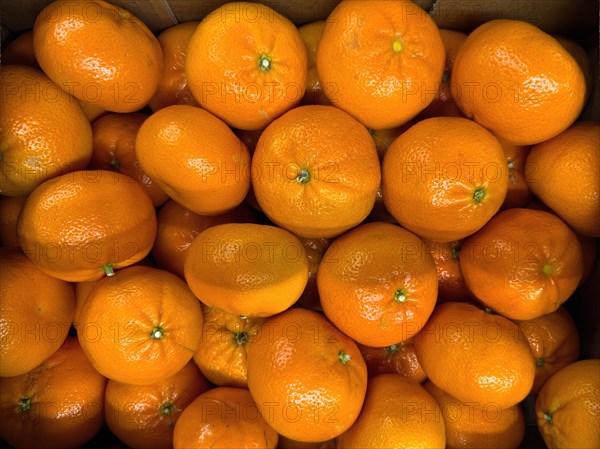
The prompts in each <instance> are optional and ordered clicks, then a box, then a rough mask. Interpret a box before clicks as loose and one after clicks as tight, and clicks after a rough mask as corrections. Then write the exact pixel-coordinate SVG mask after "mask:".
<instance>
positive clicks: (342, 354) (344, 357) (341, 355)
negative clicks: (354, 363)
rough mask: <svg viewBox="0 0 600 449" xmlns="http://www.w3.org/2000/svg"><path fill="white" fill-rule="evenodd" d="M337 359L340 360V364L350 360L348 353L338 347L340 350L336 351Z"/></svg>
mask: <svg viewBox="0 0 600 449" xmlns="http://www.w3.org/2000/svg"><path fill="white" fill-rule="evenodd" d="M338 359H339V361H340V362H342V364H344V365H345V364H346V363H348V362H349V361H350V354H346V353H345V352H344V351H343V350H342V349H340V352H339V353H338Z"/></svg>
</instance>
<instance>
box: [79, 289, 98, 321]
mask: <svg viewBox="0 0 600 449" xmlns="http://www.w3.org/2000/svg"><path fill="white" fill-rule="evenodd" d="M97 283H98V281H83V282H74V283H73V290H74V291H75V313H74V314H73V327H75V329H77V326H79V313H80V312H81V309H82V308H83V304H84V303H85V301H86V300H87V298H88V296H89V295H90V293H91V291H92V290H93V289H94V287H95V286H96V284H97Z"/></svg>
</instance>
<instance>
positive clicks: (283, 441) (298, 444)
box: [277, 435, 336, 449]
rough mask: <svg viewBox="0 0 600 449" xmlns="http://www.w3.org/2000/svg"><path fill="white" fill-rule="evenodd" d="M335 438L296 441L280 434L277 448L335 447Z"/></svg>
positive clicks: (324, 448)
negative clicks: (318, 440)
mask: <svg viewBox="0 0 600 449" xmlns="http://www.w3.org/2000/svg"><path fill="white" fill-rule="evenodd" d="M335 448H336V445H335V439H331V440H327V441H320V442H318V443H311V442H306V441H296V440H291V439H290V438H286V437H284V436H282V435H279V444H278V445H277V449H335Z"/></svg>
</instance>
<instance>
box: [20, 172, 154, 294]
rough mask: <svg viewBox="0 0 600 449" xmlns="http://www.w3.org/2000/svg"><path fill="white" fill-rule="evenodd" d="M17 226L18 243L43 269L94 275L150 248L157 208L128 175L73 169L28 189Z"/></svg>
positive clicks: (74, 278)
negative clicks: (71, 171)
mask: <svg viewBox="0 0 600 449" xmlns="http://www.w3.org/2000/svg"><path fill="white" fill-rule="evenodd" d="M17 232H18V235H19V242H20V243H21V248H22V249H23V251H24V252H25V254H26V255H27V257H29V258H30V259H31V260H32V261H33V263H34V264H36V265H37V266H38V267H39V268H40V269H41V270H43V271H45V272H46V273H48V274H50V275H52V276H54V277H57V278H59V279H63V280H65V281H71V282H81V281H93V280H95V279H100V278H101V277H102V276H104V275H105V274H107V275H109V276H111V275H113V274H114V273H113V269H115V268H122V267H126V266H128V265H132V264H134V263H135V262H138V261H139V260H141V259H143V258H144V257H145V256H146V254H148V253H149V252H150V249H151V248H152V243H153V242H154V237H155V235H156V214H155V212H154V207H153V206H152V202H151V201H150V197H149V196H148V195H147V194H146V193H145V192H144V190H143V188H142V187H141V186H140V184H139V183H137V182H136V181H134V180H133V179H131V178H130V177H128V176H125V175H121V174H119V173H111V172H109V171H104V170H90V171H77V172H73V173H68V174H66V175H62V176H60V177H58V178H55V179H51V180H48V181H46V182H45V183H44V184H42V185H41V186H39V187H38V188H37V189H35V191H34V192H33V193H32V194H31V195H29V197H28V198H27V201H26V202H25V205H24V206H23V210H22V211H21V214H20V215H19V219H18V222H17Z"/></svg>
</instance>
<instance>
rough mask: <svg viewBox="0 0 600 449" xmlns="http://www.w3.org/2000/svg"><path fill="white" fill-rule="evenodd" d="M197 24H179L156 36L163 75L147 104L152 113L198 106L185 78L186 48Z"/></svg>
mask: <svg viewBox="0 0 600 449" xmlns="http://www.w3.org/2000/svg"><path fill="white" fill-rule="evenodd" d="M199 23H200V22H185V23H180V24H177V25H174V26H172V27H169V28H167V29H166V30H164V31H163V32H162V33H160V34H159V35H158V42H159V43H160V46H161V48H162V54H163V73H162V76H161V78H160V82H159V83H158V87H157V88H156V92H155V94H154V96H153V97H152V98H151V99H150V101H149V102H148V106H150V109H152V110H153V111H158V110H159V109H162V108H166V107H167V106H171V105H173V104H189V105H192V106H199V104H198V102H197V101H196V99H195V98H194V96H193V95H192V92H190V89H189V87H188V84H187V79H186V77H185V55H186V53H187V46H188V44H189V42H190V39H191V38H192V35H193V34H194V31H196V27H197V26H198V24H199Z"/></svg>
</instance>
